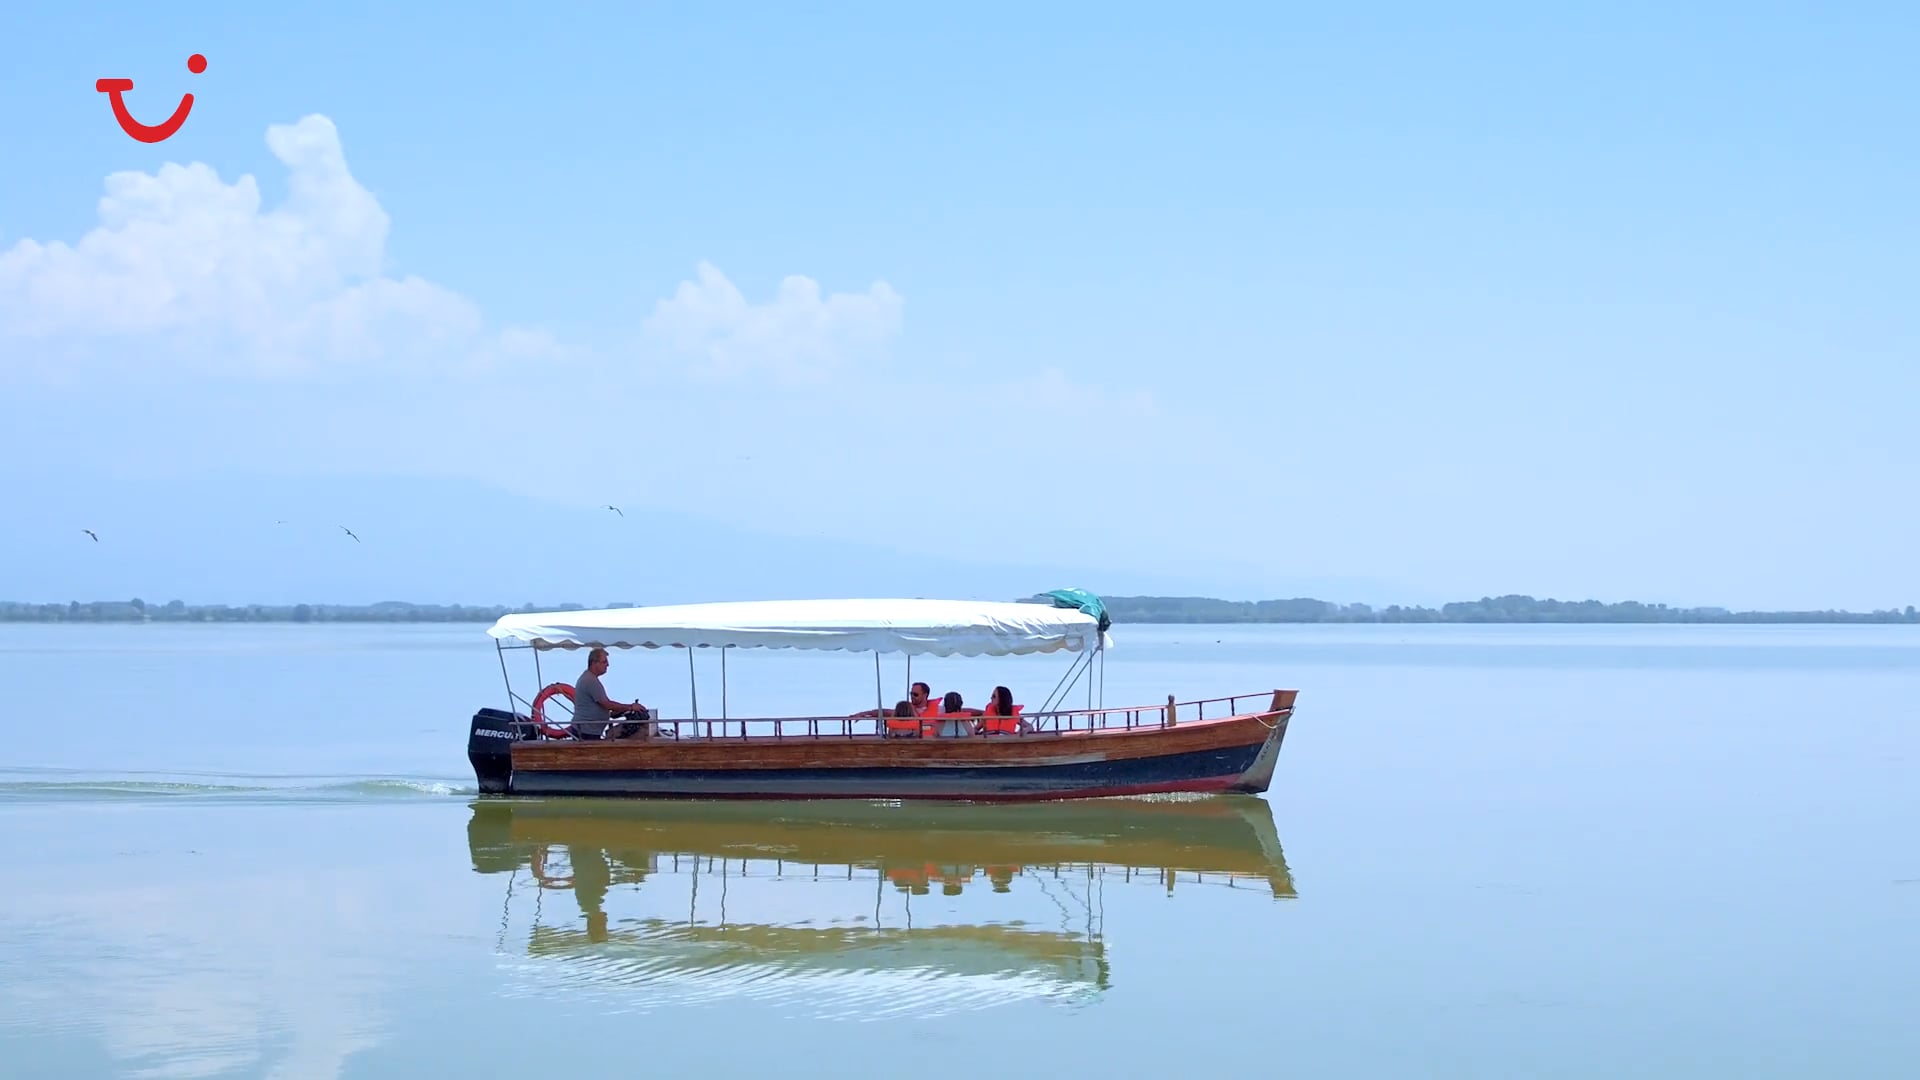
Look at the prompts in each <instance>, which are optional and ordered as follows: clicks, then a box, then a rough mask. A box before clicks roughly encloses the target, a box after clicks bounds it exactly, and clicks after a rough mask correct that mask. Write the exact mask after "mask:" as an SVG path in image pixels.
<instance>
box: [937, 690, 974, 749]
mask: <svg viewBox="0 0 1920 1080" xmlns="http://www.w3.org/2000/svg"><path fill="white" fill-rule="evenodd" d="M979 715H980V710H979V709H969V708H967V706H966V704H965V703H964V702H962V701H961V699H960V692H959V691H958V690H949V691H947V696H946V697H944V698H942V699H941V702H940V716H939V719H940V725H939V733H940V734H941V735H942V736H945V737H947V738H953V737H956V736H964V735H972V734H974V725H973V722H972V721H970V720H963V719H961V717H967V716H979Z"/></svg>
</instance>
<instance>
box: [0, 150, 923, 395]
mask: <svg viewBox="0 0 1920 1080" xmlns="http://www.w3.org/2000/svg"><path fill="white" fill-rule="evenodd" d="M267 146H268V148H269V149H270V150H271V151H272V152H273V155H274V157H275V158H277V159H278V160H279V161H280V163H281V164H282V165H284V166H286V168H287V175H288V188H289V192H288V196H287V199H286V200H285V202H284V203H282V204H281V205H279V206H277V207H273V208H270V209H269V208H266V207H264V206H263V205H262V198H261V192H260V185H259V183H258V182H257V181H256V180H255V178H254V177H253V176H251V175H243V176H241V177H240V178H239V179H237V180H235V181H233V182H232V183H227V182H226V181H224V180H222V179H221V178H220V176H219V174H218V173H217V172H216V171H215V170H214V169H213V168H212V167H211V166H209V165H207V164H204V163H201V162H194V163H192V164H188V165H180V164H174V163H168V164H166V165H163V166H161V167H160V169H159V170H158V171H156V172H154V173H143V172H118V173H114V174H112V175H110V176H108V177H107V179H106V185H105V187H106V194H105V195H104V196H103V197H102V198H101V199H100V201H99V207H98V214H99V222H98V225H97V226H96V227H95V228H93V229H92V230H90V231H89V232H88V233H87V234H86V235H85V236H83V237H81V238H80V240H79V241H78V242H77V243H73V244H68V243H65V242H62V241H51V242H44V243H43V242H40V241H36V240H33V239H24V240H20V241H17V242H16V243H14V244H13V245H12V246H11V247H9V248H5V249H0V342H8V343H9V344H8V346H7V347H6V348H4V349H0V353H4V354H5V355H7V356H8V357H9V365H8V366H10V367H16V368H26V367H27V366H29V365H33V364H37V365H38V366H39V367H40V368H42V369H43V370H42V373H43V374H45V375H46V376H48V377H50V378H54V379H56V380H66V381H71V380H73V379H74V378H84V377H86V376H84V375H81V374H79V373H78V372H79V368H81V367H92V366H94V365H91V364H88V361H101V360H104V361H105V362H106V363H107V364H108V365H117V366H118V367H119V368H120V369H121V370H130V365H129V364H128V362H127V360H126V359H125V358H128V357H134V358H138V360H139V361H140V362H141V363H142V364H143V365H144V366H146V367H148V368H150V369H152V370H156V371H158V372H159V373H161V374H164V375H179V374H185V373H188V372H194V371H198V372H203V373H215V374H241V375H292V374H312V373H322V372H343V371H348V372H356V371H368V370H378V371H381V372H383V373H397V372H404V371H416V372H419V371H436V372H444V371H448V370H456V371H457V370H467V371H474V370H486V369H492V368H496V367H498V366H501V365H508V364H511V363H513V362H516V361H518V362H524V361H528V360H542V361H549V362H551V361H561V360H570V359H579V358H581V357H583V356H584V355H586V354H584V353H583V352H581V351H579V350H574V349H570V348H567V347H565V346H562V345H561V344H560V343H558V342H556V341H554V340H553V339H551V338H550V337H548V336H547V335H545V334H543V333H541V332H539V331H536V330H528V329H518V328H506V329H493V328H491V327H490V326H489V323H488V321H487V319H486V317H485V315H484V313H483V312H482V311H481V310H480V309H479V307H478V306H477V305H476V304H474V303H473V302H472V301H471V300H470V299H468V298H467V297H465V296H462V295H461V294H459V293H457V292H455V291H453V290H451V289H448V288H445V287H443V286H441V285H438V284H435V283H434V282H431V281H426V280H424V279H422V278H419V277H412V276H404V277H395V276H390V275H389V274H388V273H387V272H386V269H387V268H386V245H387V234H388V229H389V227H390V224H391V221H390V219H389V217H388V215H387V212H386V211H385V210H384V209H383V208H382V207H381V206H380V202H379V200H378V199H376V198H375V197H374V196H373V194H372V193H371V192H369V191H368V190H367V189H366V188H365V187H363V186H361V184H360V182H359V181H358V180H356V179H355V178H354V176H353V173H352V171H351V170H350V169H349V168H348V167H347V160H346V154H345V153H344V152H343V150H342V148H341V143H340V136H339V132H338V131H337V130H336V129H335V127H334V125H333V122H332V121H331V120H329V119H327V118H326V117H325V116H320V115H311V116H307V117H304V118H302V119H301V120H300V121H299V122H298V123H295V124H277V125H274V126H271V127H269V128H268V129H267ZM901 306H902V300H901V297H900V295H899V294H898V293H897V292H895V291H894V290H893V289H892V288H891V287H889V286H888V285H887V284H886V283H885V282H876V283H875V284H874V285H873V286H872V287H871V288H870V289H868V290H867V291H866V292H864V293H836V294H831V295H824V296H823V295H822V293H821V290H820V287H819V285H818V284H816V283H815V282H814V281H812V280H811V279H809V278H806V277H801V276H797V275H795V276H790V277H788V278H786V279H785V280H783V281H782V282H781V283H780V286H779V288H778V290H777V291H776V293H775V295H774V296H773V297H772V299H770V300H768V301H767V302H765V303H758V304H755V303H749V302H748V301H747V299H746V298H745V297H744V296H743V295H742V294H741V292H740V290H739V289H738V288H737V287H735V286H734V284H733V283H732V282H731V281H729V280H728V279H727V277H726V275H725V274H723V273H721V272H720V271H719V270H718V269H716V268H715V267H713V266H711V265H708V264H705V263H702V264H701V265H700V267H699V272H698V280H697V281H687V282H684V283H682V284H681V286H680V288H679V289H678V290H677V291H676V292H675V294H674V295H673V296H672V297H670V298H668V299H664V300H661V301H659V303H658V304H657V305H656V307H655V310H654V312H653V315H652V317H651V319H649V321H648V323H647V330H648V333H649V334H650V336H652V337H653V339H654V344H655V345H656V346H660V347H663V348H664V349H665V350H666V351H669V352H679V353H683V354H686V355H688V356H692V357H697V358H699V363H698V364H697V365H696V366H695V367H694V368H693V369H692V370H693V372H694V373H696V374H706V375H721V376H728V375H739V374H766V375H772V376H774V377H775V378H778V379H781V380H785V381H808V380H818V379H820V378H823V377H825V376H828V375H830V374H832V373H833V372H835V371H837V370H839V369H840V368H841V367H843V366H844V365H845V364H847V363H849V362H851V361H853V360H855V359H857V358H859V357H861V356H863V355H867V354H869V353H871V352H873V351H875V350H877V349H878V348H880V347H882V346H884V345H885V344H886V343H887V342H888V341H889V340H890V339H892V338H893V337H894V336H895V335H897V334H898V332H899V329H900V321H901Z"/></svg>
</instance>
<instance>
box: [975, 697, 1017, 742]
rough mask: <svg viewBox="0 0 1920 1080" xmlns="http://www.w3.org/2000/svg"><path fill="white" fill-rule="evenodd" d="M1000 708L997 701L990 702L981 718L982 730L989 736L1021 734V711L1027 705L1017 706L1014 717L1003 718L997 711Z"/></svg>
mask: <svg viewBox="0 0 1920 1080" xmlns="http://www.w3.org/2000/svg"><path fill="white" fill-rule="evenodd" d="M999 707H1000V703H999V702H997V701H988V702H987V710H986V712H985V713H984V714H982V715H981V717H980V729H981V730H982V731H984V732H985V733H987V734H988V735H1018V734H1019V733H1020V710H1022V709H1024V708H1026V706H1025V705H1015V706H1014V707H1013V715H1012V716H1001V715H1000V714H999V713H998V712H996V711H995V710H996V709H998V708H999Z"/></svg>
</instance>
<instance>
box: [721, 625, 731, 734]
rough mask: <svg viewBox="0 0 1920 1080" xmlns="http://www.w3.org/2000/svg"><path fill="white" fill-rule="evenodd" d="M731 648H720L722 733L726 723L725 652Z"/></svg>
mask: <svg viewBox="0 0 1920 1080" xmlns="http://www.w3.org/2000/svg"><path fill="white" fill-rule="evenodd" d="M732 647H733V646H731V645H722V646H720V724H721V730H723V731H724V730H725V729H726V722H727V650H728V649H730V648H732Z"/></svg>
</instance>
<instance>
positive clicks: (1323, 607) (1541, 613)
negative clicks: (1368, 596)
mask: <svg viewBox="0 0 1920 1080" xmlns="http://www.w3.org/2000/svg"><path fill="white" fill-rule="evenodd" d="M1101 601H1102V602H1103V603H1105V604H1106V606H1107V613H1108V614H1109V615H1111V616H1113V621H1114V622H1115V623H1920V612H1916V611H1915V610H1914V608H1913V605H1911V604H1909V605H1907V607H1906V608H1905V609H1898V608H1888V609H1886V610H1884V611H1871V612H1857V611H1729V610H1727V609H1726V608H1720V607H1689V608H1677V607H1668V606H1667V605H1665V604H1643V603H1640V602H1639V601H1638V600H1625V601H1621V602H1620V603H1617V604H1606V603H1602V602H1600V601H1598V600H1536V599H1534V598H1533V597H1531V596H1485V597H1481V598H1480V599H1478V600H1462V601H1458V602H1455V603H1451V604H1442V605H1440V606H1439V607H1437V608H1430V607H1402V606H1400V605H1399V604H1393V605H1390V606H1388V607H1381V608H1375V607H1370V606H1368V605H1366V604H1335V603H1331V602H1329V601H1326V600H1313V599H1307V598H1300V599H1294V600H1213V599H1208V598H1206V597H1187V596H1104V597H1101Z"/></svg>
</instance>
